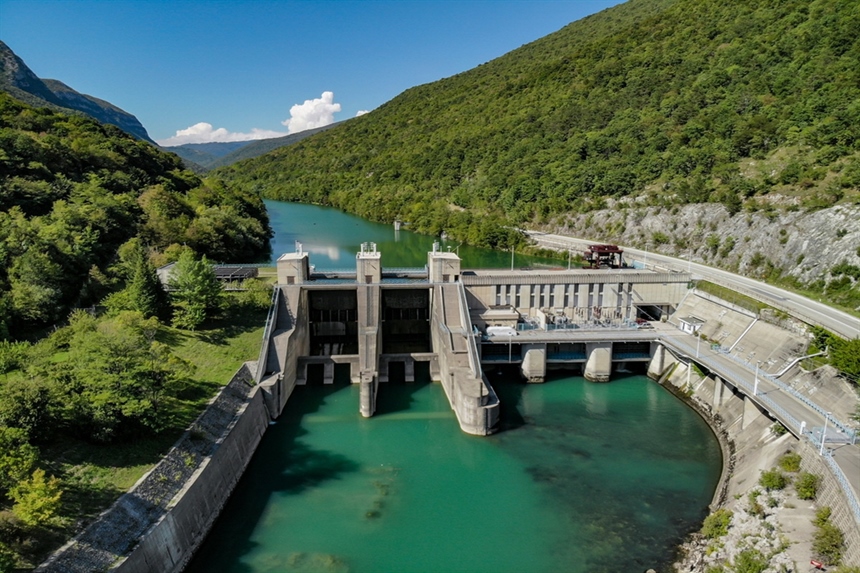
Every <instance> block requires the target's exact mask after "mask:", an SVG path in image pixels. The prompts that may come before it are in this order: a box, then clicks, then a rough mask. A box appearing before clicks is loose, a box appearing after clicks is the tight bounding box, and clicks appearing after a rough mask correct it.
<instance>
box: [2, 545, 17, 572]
mask: <svg viewBox="0 0 860 573" xmlns="http://www.w3.org/2000/svg"><path fill="white" fill-rule="evenodd" d="M16 561H17V559H16V558H15V552H14V551H12V550H11V549H10V548H9V547H7V546H6V544H5V543H3V542H2V541H0V573H12V571H14V570H15V562H16Z"/></svg>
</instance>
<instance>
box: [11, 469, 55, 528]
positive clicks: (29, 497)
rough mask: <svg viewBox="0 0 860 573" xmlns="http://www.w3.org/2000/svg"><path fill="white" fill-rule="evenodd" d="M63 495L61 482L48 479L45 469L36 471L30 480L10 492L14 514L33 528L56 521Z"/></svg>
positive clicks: (52, 478) (51, 478) (20, 483)
mask: <svg viewBox="0 0 860 573" xmlns="http://www.w3.org/2000/svg"><path fill="white" fill-rule="evenodd" d="M62 495H63V491H62V490H61V489H60V480H59V479H58V478H56V477H53V476H52V477H49V478H46V477H45V470H43V469H37V470H35V471H34V472H33V475H32V476H31V477H30V478H29V479H25V480H23V481H21V482H19V483H18V484H17V485H16V486H15V487H13V488H12V489H11V490H9V497H11V498H12V499H13V500H14V501H15V504H14V505H13V506H12V512H13V513H14V514H15V516H16V517H17V518H18V519H20V520H21V521H23V522H24V523H25V524H26V525H29V526H31V527H36V526H39V525H48V524H51V523H53V522H54V521H55V520H56V515H57V511H58V510H59V509H60V498H61V497H62Z"/></svg>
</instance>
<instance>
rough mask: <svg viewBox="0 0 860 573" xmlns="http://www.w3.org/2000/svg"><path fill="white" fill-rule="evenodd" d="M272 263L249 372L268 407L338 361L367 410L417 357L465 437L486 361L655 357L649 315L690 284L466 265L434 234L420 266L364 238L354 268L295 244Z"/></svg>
mask: <svg viewBox="0 0 860 573" xmlns="http://www.w3.org/2000/svg"><path fill="white" fill-rule="evenodd" d="M618 258H619V259H620V254H619V255H618ZM619 262H620V261H619ZM277 274H278V284H277V285H276V287H275V290H274V295H273V303H272V310H271V312H270V315H269V324H268V325H267V330H266V335H265V341H264V344H263V349H262V351H261V356H260V361H259V364H260V365H261V366H263V365H264V367H258V369H257V370H258V371H257V382H258V383H259V384H260V385H261V389H262V391H263V392H264V395H265V397H266V404H267V406H268V408H269V410H270V415H271V416H272V418H277V417H278V416H279V415H280V413H281V411H282V410H283V408H284V405H285V404H286V400H287V399H288V398H289V395H290V394H291V392H292V390H293V388H294V387H295V386H296V385H303V384H306V383H307V380H308V379H309V377H310V375H309V373H310V374H313V373H314V371H316V372H317V373H318V374H319V373H321V377H322V379H323V381H324V383H326V384H331V383H333V381H334V375H335V374H334V373H335V369H336V368H348V371H349V378H350V380H351V381H352V383H353V384H358V385H360V390H361V391H360V404H359V405H358V407H359V410H360V412H361V414H362V415H363V416H365V417H371V416H373V414H374V412H375V411H376V400H377V396H378V394H379V392H381V391H384V389H381V385H382V384H384V383H386V382H388V380H389V378H390V375H391V372H393V371H397V372H398V376H401V374H400V373H402V378H403V379H404V380H405V381H406V382H411V381H413V380H414V375H415V374H414V373H415V367H416V363H427V365H428V367H429V372H430V377H431V379H432V380H434V381H437V382H441V384H442V386H443V387H444V389H445V393H446V395H447V397H448V400H449V401H450V404H451V407H452V409H453V410H454V412H455V413H456V416H457V420H458V422H459V425H460V428H461V429H462V430H463V431H464V432H466V433H469V434H474V435H488V434H491V433H493V432H494V431H496V429H497V428H498V421H499V398H498V396H497V395H496V392H495V391H494V389H493V387H492V385H491V383H490V382H489V380H488V378H487V372H492V371H493V370H494V369H496V368H497V367H498V366H500V365H516V366H518V367H519V369H520V372H521V374H522V377H523V378H524V379H525V380H527V381H528V382H533V383H540V382H543V381H544V379H545V377H546V374H547V371H548V370H555V369H566V370H574V371H577V372H581V373H582V374H583V376H584V377H585V378H586V379H588V380H591V381H593V382H607V381H609V380H610V378H611V376H612V372H613V370H614V369H619V368H621V369H624V368H625V367H626V365H628V364H632V363H645V364H646V365H647V366H649V367H650V366H651V364H652V361H653V360H654V359H655V358H656V359H657V361H658V362H661V361H662V360H663V350H662V347H661V345H660V343H659V341H658V338H659V335H658V329H655V328H654V326H653V325H652V321H654V322H656V323H657V324H660V321H661V319H662V320H663V321H665V319H666V317H668V315H669V314H671V313H672V312H673V311H674V310H675V308H676V307H677V305H678V304H680V302H681V300H682V299H683V298H684V296H685V294H686V293H687V291H688V286H689V281H690V277H689V275H688V274H686V273H675V272H654V271H650V270H637V269H633V268H626V267H623V266H622V265H620V264H618V265H613V267H612V268H608V267H607V268H592V269H573V270H511V271H507V270H468V269H462V268H461V261H460V258H459V256H457V254H456V253H453V252H449V251H448V252H446V251H441V250H439V248H438V246H437V245H434V248H433V250H432V251H431V252H429V253H428V254H427V264H426V266H425V267H424V268H394V269H389V268H385V267H383V266H382V254H381V253H380V252H379V251H378V250H377V249H376V245H375V244H373V243H365V244H363V245H362V246H361V250H360V251H359V252H358V253H357V254H356V257H355V269H354V270H353V269H348V270H342V271H327V272H324V273H323V272H316V271H315V269H314V267H313V266H312V264H311V262H310V260H309V255H308V253H307V252H304V251H303V250H302V248H301V246H298V248H297V249H296V252H294V253H287V254H284V255H282V256H281V257H280V258H279V259H278V261H277Z"/></svg>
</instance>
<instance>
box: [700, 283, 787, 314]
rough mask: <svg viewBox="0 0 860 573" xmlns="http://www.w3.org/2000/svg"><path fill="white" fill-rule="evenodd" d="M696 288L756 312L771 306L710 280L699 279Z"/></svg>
mask: <svg viewBox="0 0 860 573" xmlns="http://www.w3.org/2000/svg"><path fill="white" fill-rule="evenodd" d="M695 286H696V288H697V289H699V290H700V291H702V292H706V293H708V294H711V295H713V296H715V297H717V298H720V299H722V300H724V301H726V302H730V303H732V304H734V305H737V306H739V307H741V308H745V309H747V310H749V311H752V312H754V313H756V314H758V313H759V312H761V311H762V309H765V308H770V307H769V305H767V304H765V303H763V302H760V301H757V300H756V299H754V298H750V297H748V296H746V295H742V294H740V293H737V292H735V291H733V290H732V289H730V288H727V287H724V286H720V285H718V284H714V283H712V282H708V281H697V282H696V284H695Z"/></svg>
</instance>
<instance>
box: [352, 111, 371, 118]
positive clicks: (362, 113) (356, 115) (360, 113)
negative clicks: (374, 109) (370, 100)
mask: <svg viewBox="0 0 860 573" xmlns="http://www.w3.org/2000/svg"><path fill="white" fill-rule="evenodd" d="M366 113H370V110H369V109H360V110H358V111H357V112H355V117H358V116H360V115H364V114H366Z"/></svg>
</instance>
